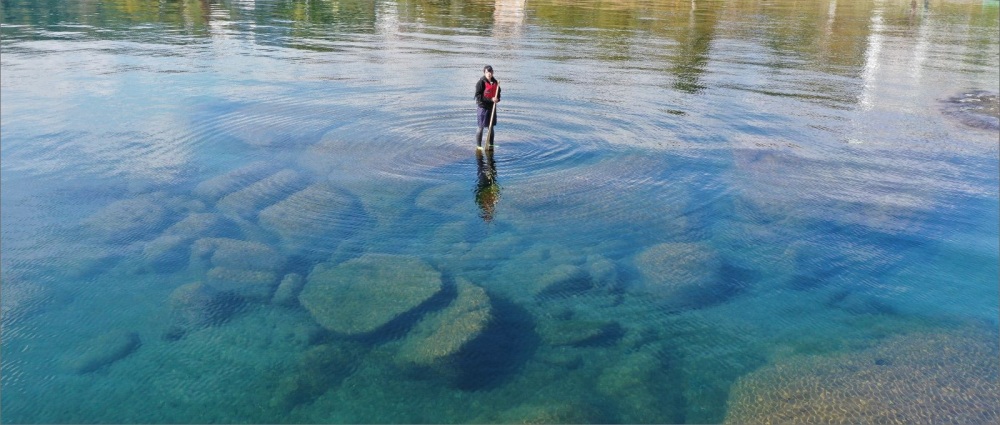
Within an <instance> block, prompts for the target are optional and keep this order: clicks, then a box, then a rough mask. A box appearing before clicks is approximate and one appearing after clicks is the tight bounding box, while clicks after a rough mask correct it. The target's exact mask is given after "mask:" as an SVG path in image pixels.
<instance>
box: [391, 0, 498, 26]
mask: <svg viewBox="0 0 1000 425" xmlns="http://www.w3.org/2000/svg"><path fill="white" fill-rule="evenodd" d="M397 3H398V9H399V21H400V22H407V23H418V24H421V25H423V26H426V27H430V28H427V29H428V30H431V31H434V30H435V29H436V30H440V29H442V28H443V29H452V28H476V29H486V28H489V27H490V26H491V25H492V24H493V2H492V1H470V0H397Z"/></svg>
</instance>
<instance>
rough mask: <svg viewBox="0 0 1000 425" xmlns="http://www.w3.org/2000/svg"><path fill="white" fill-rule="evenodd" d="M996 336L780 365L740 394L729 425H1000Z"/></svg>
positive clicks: (928, 341)
mask: <svg viewBox="0 0 1000 425" xmlns="http://www.w3.org/2000/svg"><path fill="white" fill-rule="evenodd" d="M997 355H998V350H997V335H996V334H995V333H994V331H989V332H977V331H952V332H943V333H934V334H914V335H906V336H901V337H896V338H892V339H890V340H888V341H886V342H885V343H882V344H880V345H878V346H876V347H873V348H871V349H868V350H865V351H862V352H858V353H851V354H844V355H840V356H832V357H826V356H821V357H803V358H792V359H789V360H785V361H781V362H779V363H778V364H775V365H773V366H770V367H766V368H764V369H761V370H759V371H757V372H753V373H751V374H749V375H747V376H745V377H744V378H741V379H740V380H739V381H738V382H737V383H736V384H735V386H734V387H733V391H732V394H731V396H730V400H729V413H728V415H727V417H726V422H727V423H886V422H898V423H995V422H996V420H997V419H1000V399H998V396H997V394H998V392H997V391H998V389H1000V387H998V385H997V384H998V377H997V376H998V364H997V361H996V359H997Z"/></svg>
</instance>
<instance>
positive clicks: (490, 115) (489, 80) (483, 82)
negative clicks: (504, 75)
mask: <svg viewBox="0 0 1000 425" xmlns="http://www.w3.org/2000/svg"><path fill="white" fill-rule="evenodd" d="M499 101H500V82H499V81H497V79H496V78H493V67H492V66H489V65H486V66H484V67H483V77H482V78H480V79H479V81H478V82H477V83H476V106H477V107H476V122H477V124H478V125H479V129H478V130H476V149H478V150H482V149H483V128H485V127H489V129H487V132H488V134H489V135H488V136H487V142H488V143H489V148H490V149H493V127H494V126H496V125H497V117H496V115H497V111H496V104H497V102H499Z"/></svg>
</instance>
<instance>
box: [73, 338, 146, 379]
mask: <svg viewBox="0 0 1000 425" xmlns="http://www.w3.org/2000/svg"><path fill="white" fill-rule="evenodd" d="M139 345H141V342H140V340H139V334H137V333H135V332H132V331H124V330H117V331H110V332H107V333H104V334H101V335H98V336H97V337H95V338H93V339H90V340H88V341H86V342H84V343H83V344H81V345H80V346H78V347H77V348H76V349H75V350H74V351H73V353H71V354H69V355H68V356H67V357H66V358H65V359H64V365H65V366H66V368H68V369H69V370H71V371H73V372H76V373H87V372H93V371H95V370H97V369H100V368H102V367H105V366H108V365H110V364H112V363H114V362H116V361H118V360H121V359H123V358H125V357H126V356H128V355H129V354H132V352H134V351H135V350H136V349H138V348H139Z"/></svg>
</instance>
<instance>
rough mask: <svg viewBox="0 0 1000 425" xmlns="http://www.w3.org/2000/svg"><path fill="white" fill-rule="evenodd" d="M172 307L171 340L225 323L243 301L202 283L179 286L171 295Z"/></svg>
mask: <svg viewBox="0 0 1000 425" xmlns="http://www.w3.org/2000/svg"><path fill="white" fill-rule="evenodd" d="M168 304H169V308H170V323H169V326H168V329H167V331H166V334H165V337H166V338H167V339H178V338H180V337H182V336H184V334H186V333H188V332H190V331H192V330H195V329H198V328H202V327H205V326H211V325H216V324H219V323H222V322H225V321H226V320H228V319H229V318H230V317H231V316H232V315H233V313H235V312H236V310H237V308H238V307H239V301H238V300H237V299H236V298H234V297H233V296H232V295H230V294H227V293H225V292H221V291H218V290H216V289H214V288H212V287H211V286H208V285H205V284H204V283H202V282H193V283H188V284H185V285H181V286H179V287H177V289H174V291H173V292H171V293H170V298H169V300H168Z"/></svg>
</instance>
